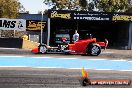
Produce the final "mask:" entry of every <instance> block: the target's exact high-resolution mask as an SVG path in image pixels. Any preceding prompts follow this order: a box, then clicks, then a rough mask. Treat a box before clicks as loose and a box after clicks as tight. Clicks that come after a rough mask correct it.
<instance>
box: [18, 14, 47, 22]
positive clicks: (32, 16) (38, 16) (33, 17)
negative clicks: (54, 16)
mask: <svg viewBox="0 0 132 88" xmlns="http://www.w3.org/2000/svg"><path fill="white" fill-rule="evenodd" d="M18 19H25V20H41V19H42V15H41V14H28V13H20V14H19V17H18ZM47 20H48V16H47V15H43V21H47Z"/></svg>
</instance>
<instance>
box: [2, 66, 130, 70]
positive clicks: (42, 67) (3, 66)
mask: <svg viewBox="0 0 132 88" xmlns="http://www.w3.org/2000/svg"><path fill="white" fill-rule="evenodd" d="M25 67H26V68H40V69H45V68H46V69H47V68H49V69H52V68H54V69H71V70H72V69H77V70H80V69H82V68H63V67H30V66H29V67H28V66H0V68H25ZM85 69H86V70H97V71H132V70H113V69H90V68H85Z"/></svg>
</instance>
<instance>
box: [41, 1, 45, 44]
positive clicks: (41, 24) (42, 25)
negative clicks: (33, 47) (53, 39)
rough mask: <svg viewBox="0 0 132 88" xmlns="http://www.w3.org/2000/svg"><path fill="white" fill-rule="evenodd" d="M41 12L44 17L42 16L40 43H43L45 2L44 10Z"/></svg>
mask: <svg viewBox="0 0 132 88" xmlns="http://www.w3.org/2000/svg"><path fill="white" fill-rule="evenodd" d="M43 3H44V2H43ZM41 14H42V17H41V41H40V44H42V43H43V4H42V12H41Z"/></svg>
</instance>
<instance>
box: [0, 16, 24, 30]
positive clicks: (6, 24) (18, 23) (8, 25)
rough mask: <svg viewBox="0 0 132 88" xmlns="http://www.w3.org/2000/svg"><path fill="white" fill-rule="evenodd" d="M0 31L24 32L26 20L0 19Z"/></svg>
mask: <svg viewBox="0 0 132 88" xmlns="http://www.w3.org/2000/svg"><path fill="white" fill-rule="evenodd" d="M0 29H2V30H17V31H26V20H24V19H7V18H0Z"/></svg>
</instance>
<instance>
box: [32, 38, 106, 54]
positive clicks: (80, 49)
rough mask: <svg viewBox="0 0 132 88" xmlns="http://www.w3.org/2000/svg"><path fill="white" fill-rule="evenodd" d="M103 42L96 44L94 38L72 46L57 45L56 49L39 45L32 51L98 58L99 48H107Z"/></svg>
mask: <svg viewBox="0 0 132 88" xmlns="http://www.w3.org/2000/svg"><path fill="white" fill-rule="evenodd" d="M107 45H108V44H107V43H105V42H97V41H96V38H87V39H83V40H78V41H77V42H75V43H74V44H66V45H59V46H58V47H50V46H47V45H45V44H40V45H39V46H38V47H37V48H35V49H32V51H31V52H33V53H43V54H44V53H50V52H61V53H65V54H86V55H92V56H98V55H99V54H100V53H101V47H107Z"/></svg>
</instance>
